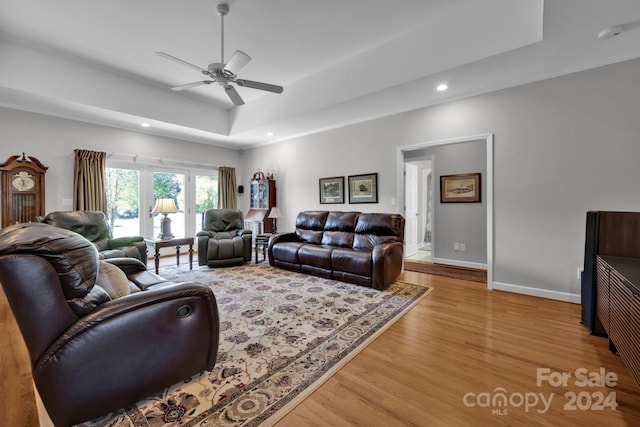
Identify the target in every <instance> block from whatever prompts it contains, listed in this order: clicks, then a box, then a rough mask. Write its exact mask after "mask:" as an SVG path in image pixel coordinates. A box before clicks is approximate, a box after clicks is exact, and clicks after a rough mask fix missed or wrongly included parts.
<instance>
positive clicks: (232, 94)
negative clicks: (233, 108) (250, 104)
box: [224, 85, 244, 105]
mask: <svg viewBox="0 0 640 427" xmlns="http://www.w3.org/2000/svg"><path fill="white" fill-rule="evenodd" d="M224 91H225V92H227V95H228V96H229V99H231V102H233V105H244V101H243V100H242V98H240V94H239V93H238V91H237V90H236V88H235V87H233V86H230V85H226V86H225V87H224Z"/></svg>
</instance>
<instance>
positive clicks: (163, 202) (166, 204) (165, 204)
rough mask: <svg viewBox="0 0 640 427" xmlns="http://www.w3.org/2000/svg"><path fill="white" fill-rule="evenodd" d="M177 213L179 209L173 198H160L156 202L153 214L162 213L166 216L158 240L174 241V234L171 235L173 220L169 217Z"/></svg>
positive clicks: (161, 224)
mask: <svg viewBox="0 0 640 427" xmlns="http://www.w3.org/2000/svg"><path fill="white" fill-rule="evenodd" d="M176 212H178V207H177V206H176V202H175V200H173V199H172V198H171V197H160V198H159V199H157V200H156V205H155V206H154V207H153V211H152V213H161V214H163V215H164V218H162V222H161V223H160V234H159V235H158V239H163V240H166V239H173V233H171V218H169V217H168V216H167V215H168V214H170V213H176Z"/></svg>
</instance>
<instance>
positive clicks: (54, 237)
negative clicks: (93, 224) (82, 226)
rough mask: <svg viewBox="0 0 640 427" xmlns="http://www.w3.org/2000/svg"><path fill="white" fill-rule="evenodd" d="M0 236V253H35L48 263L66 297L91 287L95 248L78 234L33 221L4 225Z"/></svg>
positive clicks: (96, 268) (74, 296)
mask: <svg viewBox="0 0 640 427" xmlns="http://www.w3.org/2000/svg"><path fill="white" fill-rule="evenodd" d="M34 230H37V232H34ZM0 235H3V236H5V238H4V239H3V245H4V246H2V247H0V255H3V254H4V253H14V254H26V255H37V256H40V257H42V258H44V259H45V260H47V261H48V262H49V263H51V265H52V266H53V268H54V269H55V270H56V272H57V273H58V277H59V278H60V284H61V285H62V291H63V292H64V295H65V297H66V298H67V299H71V298H77V297H83V296H85V295H86V294H87V293H88V292H89V291H90V290H91V288H92V287H93V285H94V283H95V278H96V275H97V274H98V262H99V261H98V251H97V250H96V247H95V246H94V245H93V244H92V243H91V242H90V241H88V240H87V239H85V238H84V237H82V236H81V235H79V234H77V233H74V232H73V231H70V230H67V229H64V228H58V227H52V226H50V225H47V224H42V223H35V222H33V223H22V224H15V225H12V226H9V227H5V228H3V229H2V230H0Z"/></svg>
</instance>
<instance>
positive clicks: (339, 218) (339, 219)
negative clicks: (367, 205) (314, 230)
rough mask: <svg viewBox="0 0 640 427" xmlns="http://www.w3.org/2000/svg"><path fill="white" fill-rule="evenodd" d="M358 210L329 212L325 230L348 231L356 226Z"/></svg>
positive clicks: (351, 230)
mask: <svg viewBox="0 0 640 427" xmlns="http://www.w3.org/2000/svg"><path fill="white" fill-rule="evenodd" d="M358 216H359V212H329V215H328V216H327V221H326V223H325V225H324V229H325V231H350V232H353V231H354V230H355V228H356V223H357V221H358Z"/></svg>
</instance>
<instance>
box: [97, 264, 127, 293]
mask: <svg viewBox="0 0 640 427" xmlns="http://www.w3.org/2000/svg"><path fill="white" fill-rule="evenodd" d="M96 285H98V286H100V287H101V288H102V289H104V290H105V291H106V292H107V294H109V297H111V299H116V298H120V297H123V296H125V295H129V294H130V293H131V289H130V288H129V279H127V275H126V274H124V271H122V270H120V269H119V268H118V267H116V266H115V265H113V264H109V263H108V262H104V261H100V269H99V272H98V277H97V278H96Z"/></svg>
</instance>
